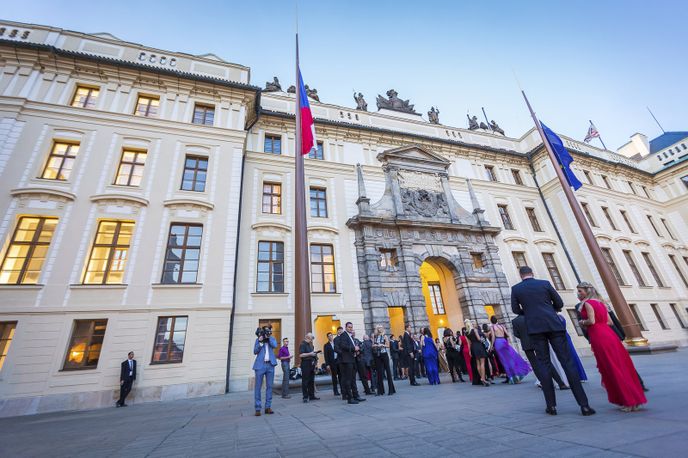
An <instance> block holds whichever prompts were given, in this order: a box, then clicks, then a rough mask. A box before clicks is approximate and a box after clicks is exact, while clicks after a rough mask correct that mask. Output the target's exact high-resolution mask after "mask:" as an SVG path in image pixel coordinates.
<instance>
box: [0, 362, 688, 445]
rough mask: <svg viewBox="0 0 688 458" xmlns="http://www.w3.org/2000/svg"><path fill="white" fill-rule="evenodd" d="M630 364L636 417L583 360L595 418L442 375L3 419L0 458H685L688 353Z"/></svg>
mask: <svg viewBox="0 0 688 458" xmlns="http://www.w3.org/2000/svg"><path fill="white" fill-rule="evenodd" d="M633 359H634V361H635V363H636V366H637V368H638V370H639V372H640V373H641V375H642V376H643V378H644V379H645V381H646V383H647V385H648V386H649V387H650V388H651V391H650V392H649V393H648V400H649V404H648V405H647V408H646V409H645V410H644V411H641V412H636V413H628V414H625V413H622V412H619V411H618V410H617V409H616V408H615V407H614V406H611V405H610V404H608V403H607V402H606V395H605V393H604V391H603V389H602V387H601V386H600V381H599V375H598V373H597V370H596V369H595V362H594V360H593V359H592V358H584V360H583V362H584V365H585V367H586V370H587V372H588V375H589V376H590V378H591V380H590V381H589V382H588V383H587V384H586V385H585V387H586V391H587V393H588V396H589V397H590V401H591V404H592V406H593V407H594V408H596V409H597V412H598V414H597V415H595V416H593V417H582V416H581V415H580V413H579V410H578V408H577V406H576V404H575V401H574V400H573V397H572V395H571V394H570V392H569V391H567V392H563V393H560V392H557V394H558V395H559V394H561V395H560V396H559V399H558V404H559V405H558V410H559V415H558V416H556V417H550V416H547V415H545V414H544V413H543V411H544V405H543V403H544V401H543V398H542V395H541V393H540V391H539V390H538V389H537V388H535V387H534V386H533V377H532V375H531V376H529V377H528V379H526V380H527V383H526V382H524V383H523V384H521V385H515V386H509V385H501V384H498V385H494V386H492V387H489V388H483V387H477V386H476V387H473V386H470V385H468V384H467V383H466V384H459V383H456V384H451V383H446V381H447V377H446V376H443V382H445V383H443V384H442V385H440V386H438V387H431V386H428V385H423V386H421V387H415V388H414V387H410V386H409V385H408V382H399V383H398V393H397V395H395V396H393V397H389V396H384V397H377V398H376V397H369V398H368V401H367V402H365V403H362V404H360V405H354V406H348V405H345V404H344V403H343V402H342V401H340V400H337V399H335V398H334V396H333V395H332V393H331V391H329V390H326V389H325V387H322V388H321V391H320V393H319V395H320V397H321V398H322V399H321V400H320V401H316V402H312V403H309V404H303V403H302V402H301V399H300V396H299V395H296V396H293V397H292V399H290V400H282V399H281V398H276V400H275V402H274V404H273V408H274V409H275V410H276V412H277V413H276V414H275V415H271V416H265V415H264V416H261V417H259V418H256V417H254V416H253V405H252V400H251V399H252V396H251V395H250V394H249V393H234V394H230V395H227V396H215V397H209V398H201V399H193V400H183V401H174V402H167V403H149V404H140V405H132V406H130V407H127V408H122V409H115V408H111V409H101V410H92V411H82V412H67V413H53V414H43V415H35V416H26V417H15V418H5V419H1V420H0V456H2V457H24V456H31V457H43V456H51V457H63V456H64V457H66V456H70V457H92V456H93V457H95V456H97V457H110V456H118V457H119V456H121V457H144V456H151V457H153V456H155V457H176V456H194V457H199V456H203V457H205V456H218V457H219V456H236V457H249V456H265V457H272V456H299V457H309V456H313V457H315V456H346V457H356V456H366V455H367V456H375V457H376V458H378V457H384V456H408V457H411V456H413V457H427V456H435V457H439V456H442V457H444V456H470V457H472V458H476V457H481V456H499V457H508V458H516V457H519V456H537V457H548V456H551V457H573V456H586V457H619V456H652V457H660V456H662V457H665V456H666V457H672V456H686V455H685V454H686V448H687V447H688V392H687V390H686V386H687V385H688V369H686V368H687V367H688V350H682V351H679V352H676V353H665V354H658V355H638V356H634V357H633Z"/></svg>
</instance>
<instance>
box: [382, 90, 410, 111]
mask: <svg viewBox="0 0 688 458" xmlns="http://www.w3.org/2000/svg"><path fill="white" fill-rule="evenodd" d="M397 95H399V94H398V92H397V91H395V90H394V89H390V90H389V91H387V97H389V98H388V99H385V98H384V97H382V96H381V95H379V94H378V96H377V109H378V110H382V109H383V108H385V109H387V110H394V111H402V112H404V113H411V114H418V113H416V111H415V110H414V109H413V105H411V104H410V103H409V101H408V100H402V99H400V98H399V97H397Z"/></svg>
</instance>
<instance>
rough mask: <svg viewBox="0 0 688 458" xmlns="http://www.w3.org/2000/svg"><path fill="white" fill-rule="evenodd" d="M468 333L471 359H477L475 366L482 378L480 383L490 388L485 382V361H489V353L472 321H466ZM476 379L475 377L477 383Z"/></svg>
mask: <svg viewBox="0 0 688 458" xmlns="http://www.w3.org/2000/svg"><path fill="white" fill-rule="evenodd" d="M465 324H466V331H468V340H469V341H470V342H471V347H470V350H471V357H472V358H473V359H475V366H476V369H477V372H478V375H479V377H480V383H481V384H482V385H483V386H490V384H489V383H488V382H487V380H485V360H486V359H487V351H486V350H485V346H484V345H483V343H482V342H481V339H480V334H479V333H478V330H477V329H476V328H474V327H473V325H472V324H471V321H470V320H466V321H465ZM475 379H476V377H475V376H474V377H473V380H474V382H475Z"/></svg>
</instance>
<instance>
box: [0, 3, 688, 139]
mask: <svg viewBox="0 0 688 458" xmlns="http://www.w3.org/2000/svg"><path fill="white" fill-rule="evenodd" d="M299 13H300V14H299V16H300V22H299V23H300V36H301V40H300V41H301V70H302V73H303V75H304V79H305V81H306V83H307V84H309V85H310V86H311V87H315V88H317V89H318V93H319V94H320V98H321V100H322V101H323V102H328V103H334V104H340V105H345V106H354V101H353V99H352V97H351V94H352V92H353V90H354V89H355V90H356V91H361V92H363V94H364V95H365V96H366V100H367V101H368V105H369V108H372V109H375V108H374V107H375V96H376V94H383V95H384V93H385V92H386V91H387V90H388V89H390V88H392V87H393V88H395V89H396V90H397V91H398V92H399V96H400V97H402V98H404V99H410V100H411V103H414V104H415V105H416V109H417V111H419V112H421V113H423V114H424V116H425V117H426V118H427V114H426V112H427V111H428V110H429V109H430V106H431V105H435V106H438V107H439V109H440V120H441V121H442V123H444V124H448V125H453V126H459V127H465V126H466V112H467V111H470V112H471V114H476V115H480V108H481V107H485V109H486V111H487V114H488V116H489V117H490V119H495V120H496V121H497V122H498V123H499V124H500V125H501V126H502V128H504V129H505V130H506V132H507V134H510V135H513V136H520V135H521V134H523V133H524V132H525V131H526V130H527V129H529V128H530V127H532V121H531V120H530V117H529V115H528V112H527V110H526V108H525V105H524V103H523V100H522V98H521V95H520V93H519V89H518V85H517V83H516V81H515V79H514V76H513V71H512V68H513V69H514V71H515V72H516V74H517V75H518V79H519V80H520V82H521V85H522V86H523V87H524V89H525V90H526V92H527V93H528V96H529V98H530V100H531V102H532V103H533V105H534V107H535V109H536V111H537V112H538V115H539V116H540V118H541V119H543V120H544V121H545V122H547V123H548V124H549V125H550V127H552V128H553V129H555V130H557V131H558V132H560V133H563V134H566V135H569V136H572V137H574V138H579V139H582V138H583V137H584V135H585V133H586V131H587V128H588V119H592V120H593V121H594V122H595V124H596V126H597V128H598V129H599V131H600V133H601V134H602V138H603V139H604V140H605V143H606V144H607V146H608V147H609V148H610V149H616V148H617V147H618V146H620V145H622V144H623V143H625V142H626V141H628V137H629V136H630V135H632V134H633V133H634V132H642V133H645V134H647V135H648V136H649V137H650V138H654V137H655V136H657V135H659V134H660V133H661V131H660V130H659V128H658V127H657V125H656V124H655V123H654V121H653V120H652V118H651V117H650V115H649V113H648V112H647V109H646V106H650V107H651V108H652V110H653V111H654V113H655V115H656V116H657V118H659V120H660V122H661V123H662V125H663V127H664V129H665V130H667V131H669V130H688V120H687V118H688V117H687V116H686V108H687V107H688V85H687V84H686V78H687V76H688V59H687V58H686V56H687V51H688V46H687V45H686V43H688V38H686V23H685V18H686V17H688V2H684V1H678V0H673V1H666V0H665V1H659V0H658V1H654V2H648V1H640V0H626V1H621V0H619V1H599V0H581V1H575V2H574V1H567V2H564V1H527V2H526V1H523V2H517V1H503V2H500V1H494V0H493V1H488V0H485V1H482V2H481V1H470V2H469V1H464V0H456V1H433V0H425V1H422V2H416V1H414V2H411V1H408V2H404V1H383V0H368V1H357V0H356V1H352V0H347V1H323V0H321V1H315V0H300V2H299ZM0 15H1V16H2V18H3V19H8V20H16V21H21V22H31V23H38V24H46V25H53V26H57V27H62V28H65V29H70V30H77V31H81V32H110V33H112V34H113V35H115V36H117V37H120V38H122V39H124V40H127V41H132V42H137V43H142V44H144V45H148V46H154V47H158V48H162V49H166V50H171V51H183V52H188V53H192V54H203V53H208V52H212V53H215V54H217V55H218V56H220V57H222V58H224V59H226V60H229V61H232V62H237V63H240V64H243V65H247V66H249V67H251V71H252V74H251V75H252V77H251V79H252V83H253V84H256V85H260V86H262V85H263V84H264V82H265V81H266V80H268V79H269V80H271V79H272V76H273V75H277V76H278V77H279V78H280V81H281V82H282V86H283V87H285V88H286V87H287V86H289V85H290V84H293V75H294V70H293V65H294V64H293V56H294V43H293V41H294V27H295V26H294V17H295V9H294V2H293V1H291V0H289V1H276V0H263V1H246V0H242V1H234V0H232V1H215V2H211V1H201V0H196V1H188V0H187V1H178V0H169V1H141V0H139V1H136V2H134V1H129V0H120V1H112V0H110V1H107V2H106V1H100V0H92V1H88V2H87V1H81V0H71V1H66V0H50V1H48V0H32V1H22V2H9V1H8V2H3V6H2V11H1V12H0ZM479 117H480V118H482V116H479ZM593 144H596V145H599V144H598V143H597V141H596V140H595V141H593Z"/></svg>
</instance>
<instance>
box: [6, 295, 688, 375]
mask: <svg viewBox="0 0 688 458" xmlns="http://www.w3.org/2000/svg"><path fill="white" fill-rule="evenodd" d="M669 307H671V311H672V312H674V316H675V317H676V321H678V324H679V325H680V326H681V327H682V328H683V329H686V328H688V325H686V321H685V320H684V319H683V317H682V316H681V311H680V310H679V309H678V306H677V305H676V304H669ZM1 347H2V343H0V348H1ZM0 357H1V356H0ZM1 368H2V362H0V369H1Z"/></svg>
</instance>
